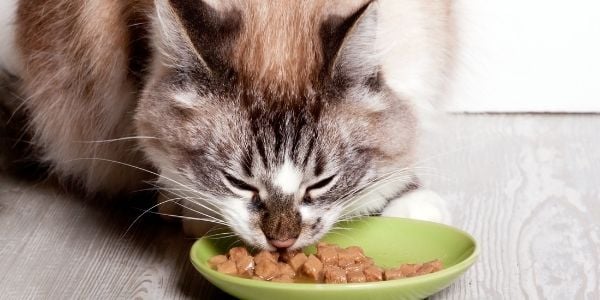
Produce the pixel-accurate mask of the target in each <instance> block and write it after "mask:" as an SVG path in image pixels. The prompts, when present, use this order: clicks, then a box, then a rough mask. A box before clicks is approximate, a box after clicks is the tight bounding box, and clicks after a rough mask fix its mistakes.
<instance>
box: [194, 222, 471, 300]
mask: <svg viewBox="0 0 600 300" xmlns="http://www.w3.org/2000/svg"><path fill="white" fill-rule="evenodd" d="M373 218H378V219H390V220H402V221H403V222H409V223H425V224H430V225H436V226H441V227H446V228H447V229H450V230H453V231H456V232H458V233H461V234H463V235H464V236H466V237H467V238H468V239H469V240H471V242H472V243H473V245H474V247H473V248H474V249H473V252H472V253H471V255H469V256H468V257H467V258H465V259H463V260H462V261H461V262H459V263H457V264H455V265H453V266H451V267H448V268H445V269H442V270H441V271H438V272H435V273H431V274H427V275H421V276H417V277H411V278H403V279H399V280H390V281H378V282H362V283H345V284H325V283H285V282H271V281H260V280H254V279H250V278H242V277H237V276H232V275H227V274H223V273H219V272H217V271H215V270H213V269H212V268H210V267H207V266H206V265H200V264H198V263H196V261H195V258H194V253H197V252H198V251H196V250H197V248H198V247H200V242H201V241H202V240H204V238H199V239H198V240H196V241H195V242H194V244H193V245H192V247H191V249H190V260H191V262H192V264H193V265H194V267H195V268H196V270H198V272H200V273H208V274H210V276H213V277H216V278H218V279H220V280H221V281H225V282H230V283H232V284H236V285H242V286H247V287H249V286H252V287H260V288H270V289H279V290H305V289H306V288H307V287H308V286H310V288H317V289H327V290H331V291H335V290H342V289H343V290H347V289H363V288H381V287H391V286H394V287H398V286H407V285H411V284H414V283H417V282H420V281H423V280H426V281H428V280H435V279H438V278H442V277H446V276H449V275H454V274H457V273H462V272H465V271H466V270H467V269H468V268H469V266H471V265H472V264H474V263H475V261H476V260H477V257H478V256H479V245H478V244H477V241H476V240H475V238H473V236H471V235H470V234H469V233H467V232H466V231H464V230H462V229H459V228H456V227H452V226H448V225H446V224H441V223H435V222H430V221H422V220H415V219H407V218H396V217H373ZM203 276H204V277H205V278H206V279H207V280H209V281H210V279H209V278H208V276H205V275H204V274H203Z"/></svg>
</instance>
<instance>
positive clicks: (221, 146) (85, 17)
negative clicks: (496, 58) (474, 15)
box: [0, 0, 453, 249]
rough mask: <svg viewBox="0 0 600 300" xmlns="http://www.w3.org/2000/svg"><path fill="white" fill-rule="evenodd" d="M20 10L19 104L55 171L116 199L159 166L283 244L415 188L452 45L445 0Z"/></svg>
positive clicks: (246, 230)
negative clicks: (423, 131)
mask: <svg viewBox="0 0 600 300" xmlns="http://www.w3.org/2000/svg"><path fill="white" fill-rule="evenodd" d="M15 21H16V34H15V35H14V36H15V42H16V45H17V49H18V60H19V62H18V63H16V64H15V65H17V66H16V67H13V68H12V71H13V73H17V74H14V75H16V76H17V77H18V78H19V80H20V93H21V95H22V96H23V100H22V103H21V104H20V105H21V106H22V107H20V109H22V110H23V111H24V112H25V113H26V115H27V117H28V125H29V126H28V127H27V128H26V130H28V132H30V133H31V135H32V141H33V144H34V145H35V149H36V151H37V153H38V154H39V159H40V160H41V161H43V162H45V163H48V164H49V165H50V166H51V170H52V171H53V172H54V173H55V174H57V175H58V176H59V177H61V178H64V179H66V180H69V181H74V182H77V183H79V184H81V185H82V186H83V187H84V188H85V189H86V190H87V191H89V192H107V193H117V192H123V191H125V192H126V191H131V190H132V189H135V188H136V187H138V186H139V185H140V183H141V182H142V181H143V180H144V179H148V178H153V176H152V174H151V173H148V172H144V171H141V169H144V170H150V171H151V172H156V173H158V174H160V175H159V176H158V182H159V184H160V185H161V186H163V187H164V188H165V190H166V191H167V195H171V196H173V197H176V198H178V199H176V200H182V201H178V202H177V203H178V204H177V205H178V206H182V207H184V208H185V209H184V210H183V211H184V212H185V211H188V212H189V211H195V214H194V215H195V216H196V217H200V218H202V219H206V220H214V221H215V222H217V223H226V224H227V225H229V226H230V227H231V228H232V229H233V230H234V231H235V232H236V233H237V234H238V235H240V236H241V237H242V238H244V239H245V240H246V241H247V242H249V243H251V244H254V245H257V246H260V247H263V248H267V249H272V248H273V247H272V246H271V245H270V244H269V240H286V239H297V241H296V242H295V243H294V245H293V247H301V246H304V245H306V244H308V243H311V242H314V241H316V240H317V239H318V238H320V237H321V236H322V235H323V234H324V233H325V232H327V231H328V230H329V229H330V228H331V226H332V224H333V223H334V222H335V221H336V220H338V219H339V218H342V217H351V216H355V215H360V214H371V213H379V212H381V211H382V210H383V209H384V207H385V206H386V205H387V204H388V202H389V201H392V200H394V199H396V198H397V197H399V196H401V195H402V194H403V193H405V192H407V191H409V190H412V189H414V188H416V187H417V182H416V179H415V177H414V174H413V172H412V171H411V169H410V166H411V163H413V162H414V161H415V153H414V150H415V145H416V140H417V137H418V132H419V130H418V128H419V115H420V113H421V111H422V108H423V107H427V106H430V105H431V103H432V102H433V101H434V100H435V98H436V97H437V96H438V93H439V92H440V90H441V88H442V87H443V83H444V80H443V79H444V75H445V72H446V71H447V70H448V68H449V66H450V61H451V60H450V56H451V55H450V54H451V51H450V50H451V48H452V42H453V35H452V23H451V7H450V4H449V3H448V1H446V0H435V1H419V0H399V1H398V0H388V1H385V0H380V1H261V0H247V1H242V0H236V1H234V0H231V1H216V0H213V1H200V0H156V1H152V0H136V1H124V0H88V1H82V0H74V1H73V0H29V1H21V2H19V3H18V11H17V16H16V20H15ZM390 42H391V43H390ZM0 61H1V60H0ZM9 71H11V70H9ZM130 136H138V138H136V139H121V138H123V137H130ZM113 139H119V140H117V141H112V140H113ZM373 182H375V184H374V185H373V184H372V183H373ZM367 194H368V197H367V196H366V195H367ZM176 200H171V201H169V202H168V203H175V202H176ZM183 200H185V201H183Z"/></svg>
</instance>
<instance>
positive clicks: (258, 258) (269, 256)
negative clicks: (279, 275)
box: [254, 250, 279, 264]
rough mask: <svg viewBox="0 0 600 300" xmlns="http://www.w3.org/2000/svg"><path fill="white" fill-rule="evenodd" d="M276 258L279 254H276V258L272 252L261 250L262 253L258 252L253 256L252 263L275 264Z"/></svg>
mask: <svg viewBox="0 0 600 300" xmlns="http://www.w3.org/2000/svg"><path fill="white" fill-rule="evenodd" d="M278 256H279V254H277V256H275V255H274V254H273V252H269V251H266V250H263V251H260V252H258V254H256V255H255V256H254V262H255V263H257V264H258V263H260V262H262V261H264V260H270V261H272V262H277V257H278Z"/></svg>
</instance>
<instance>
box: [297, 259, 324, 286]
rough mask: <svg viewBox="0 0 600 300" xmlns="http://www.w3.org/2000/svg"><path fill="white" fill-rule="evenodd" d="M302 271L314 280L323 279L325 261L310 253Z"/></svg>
mask: <svg viewBox="0 0 600 300" xmlns="http://www.w3.org/2000/svg"><path fill="white" fill-rule="evenodd" d="M302 271H304V274H306V275H307V276H308V277H310V278H311V279H312V280H314V281H321V278H322V276H323V274H322V272H323V263H322V262H321V261H320V260H319V259H318V258H317V257H316V256H314V255H312V254H311V255H309V256H308V259H306V262H305V263H304V265H303V266H302Z"/></svg>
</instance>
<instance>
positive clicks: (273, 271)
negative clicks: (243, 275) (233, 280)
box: [254, 259, 279, 280]
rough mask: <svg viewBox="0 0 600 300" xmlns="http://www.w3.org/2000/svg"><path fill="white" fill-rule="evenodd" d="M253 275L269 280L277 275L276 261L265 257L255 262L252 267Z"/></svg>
mask: <svg viewBox="0 0 600 300" xmlns="http://www.w3.org/2000/svg"><path fill="white" fill-rule="evenodd" d="M254 275H256V276H258V277H260V278H262V279H265V280H271V279H273V278H275V277H276V276H278V275H279V266H278V265H277V263H276V262H272V261H270V260H267V259H265V260H263V261H261V262H260V263H258V264H256V266H255V267H254Z"/></svg>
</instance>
